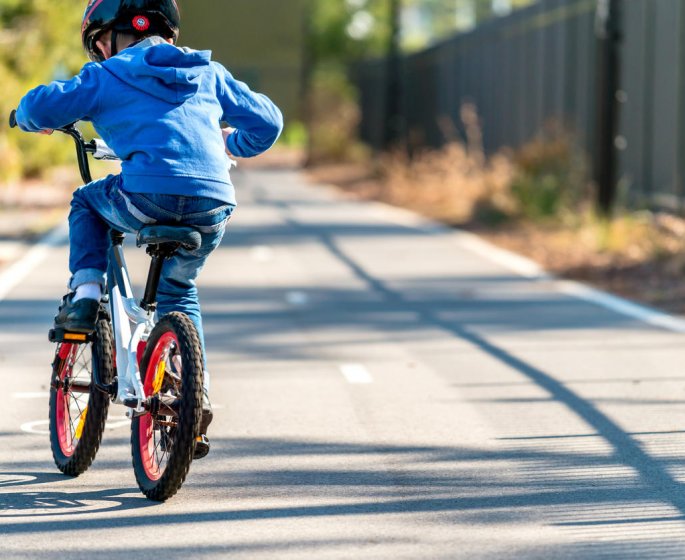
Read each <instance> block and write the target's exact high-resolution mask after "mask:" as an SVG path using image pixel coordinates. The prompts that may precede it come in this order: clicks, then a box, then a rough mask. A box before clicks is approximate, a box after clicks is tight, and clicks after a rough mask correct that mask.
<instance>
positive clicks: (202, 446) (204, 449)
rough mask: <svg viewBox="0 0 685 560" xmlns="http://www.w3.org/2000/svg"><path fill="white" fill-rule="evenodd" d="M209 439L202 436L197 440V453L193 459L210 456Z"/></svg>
mask: <svg viewBox="0 0 685 560" xmlns="http://www.w3.org/2000/svg"><path fill="white" fill-rule="evenodd" d="M209 449H210V445H209V439H207V436H206V435H204V434H202V435H199V436H197V437H196V438H195V451H194V453H193V459H202V458H203V457H206V456H207V455H208V454H209Z"/></svg>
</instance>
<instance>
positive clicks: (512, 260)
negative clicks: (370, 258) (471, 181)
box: [376, 203, 685, 333]
mask: <svg viewBox="0 0 685 560" xmlns="http://www.w3.org/2000/svg"><path fill="white" fill-rule="evenodd" d="M376 214H377V215H378V216H379V217H381V218H384V219H386V220H387V221H389V222H393V223H396V224H400V225H403V226H406V227H411V228H415V229H419V230H421V231H423V232H425V233H436V234H437V233H440V234H449V235H452V236H454V239H455V240H456V242H457V243H458V244H459V245H460V246H461V247H463V248H464V249H467V250H469V251H471V252H472V253H475V254H477V255H480V256H482V257H484V258H486V259H488V260H489V261H491V262H494V263H496V264H498V265H500V266H502V267H504V268H506V269H508V270H511V271H512V272H514V273H516V274H518V275H520V276H523V277H525V278H530V279H531V280H542V281H548V282H551V283H552V284H553V286H554V288H555V289H556V290H557V291H558V292H560V293H563V294H566V295H569V296H572V297H575V298H578V299H581V300H583V301H587V302H590V303H594V304H595V305H599V306H601V307H604V308H605V309H609V310H611V311H613V312H614V313H618V314H620V315H623V316H625V317H630V318H631V319H636V320H638V321H641V322H643V323H646V324H648V325H652V326H653V327H658V328H661V329H664V330H667V331H671V332H676V333H685V319H683V318H681V317H676V316H674V315H669V314H668V313H664V312H662V311H658V310H656V309H654V308H651V307H648V306H646V305H641V304H639V303H634V302H632V301H629V300H627V299H624V298H621V297H619V296H615V295H613V294H610V293H607V292H604V291H602V290H599V289H597V288H592V287H590V286H588V285H586V284H583V283H581V282H574V281H572V280H560V279H558V278H557V277H555V276H553V275H552V274H550V273H548V272H546V271H545V270H544V269H543V268H542V267H540V265H539V264H537V263H536V262H534V261H532V260H530V259H528V258H526V257H523V256H521V255H517V254H516V253H512V252H511V251H507V250H506V249H501V248H499V247H496V246H494V245H493V244H491V243H489V242H488V241H486V240H484V239H482V238H481V237H478V236H477V235H475V234H472V233H469V232H466V231H461V230H455V229H452V228H450V227H448V226H445V225H443V224H438V223H436V222H432V221H430V220H428V219H427V218H423V217H421V216H417V215H415V214H413V213H412V212H411V211H409V210H404V209H400V208H395V207H392V206H387V205H385V204H383V203H377V205H376Z"/></svg>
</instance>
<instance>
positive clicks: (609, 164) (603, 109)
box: [594, 0, 622, 216]
mask: <svg viewBox="0 0 685 560" xmlns="http://www.w3.org/2000/svg"><path fill="white" fill-rule="evenodd" d="M621 1H622V0H597V13H596V21H595V34H596V36H597V47H598V48H597V51H598V55H597V120H596V140H597V143H596V146H597V147H596V150H595V152H596V153H595V158H594V179H595V183H596V185H597V206H598V209H599V211H600V213H601V214H603V215H604V216H609V215H610V214H611V211H612V209H613V205H614V200H615V198H616V180H617V172H616V167H617V165H616V164H617V157H616V146H615V140H616V135H617V133H618V118H619V100H618V98H617V97H618V96H617V94H618V90H619V72H620V52H619V51H620V43H621V27H620V24H621V20H620V16H621V14H620V7H621Z"/></svg>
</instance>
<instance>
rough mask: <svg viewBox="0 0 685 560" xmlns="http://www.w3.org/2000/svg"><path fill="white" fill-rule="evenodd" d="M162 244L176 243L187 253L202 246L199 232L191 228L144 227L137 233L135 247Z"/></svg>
mask: <svg viewBox="0 0 685 560" xmlns="http://www.w3.org/2000/svg"><path fill="white" fill-rule="evenodd" d="M162 243H178V244H179V245H180V246H181V247H183V248H184V249H187V250H188V251H194V250H195V249H199V248H200V245H202V237H201V235H200V232H199V231H197V230H196V229H193V228H191V227H183V226H156V225H155V226H145V227H144V228H142V229H141V230H140V231H139V232H138V237H137V238H136V245H138V247H142V246H143V245H161V244H162Z"/></svg>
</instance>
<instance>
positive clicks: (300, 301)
mask: <svg viewBox="0 0 685 560" xmlns="http://www.w3.org/2000/svg"><path fill="white" fill-rule="evenodd" d="M285 301H287V302H288V303H289V304H290V305H297V306H300V305H307V303H308V302H309V296H308V295H307V294H305V293H304V292H288V293H287V294H285Z"/></svg>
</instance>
